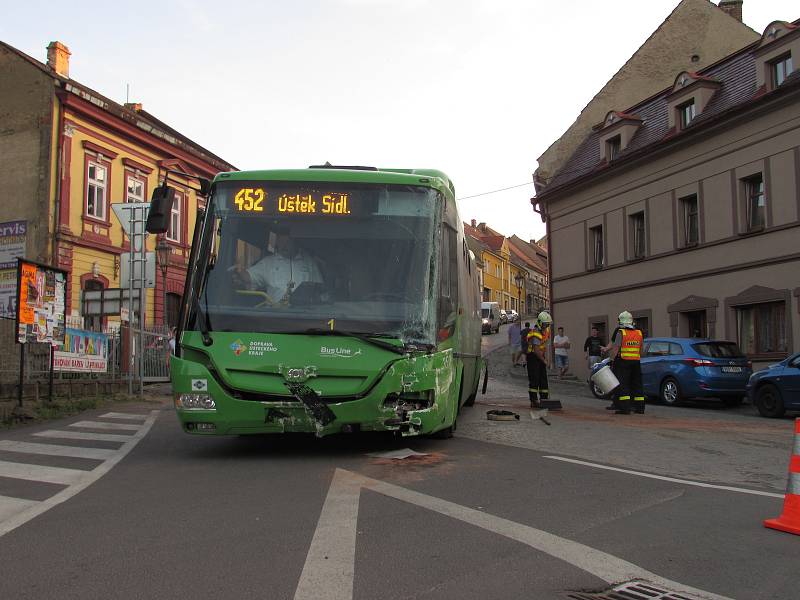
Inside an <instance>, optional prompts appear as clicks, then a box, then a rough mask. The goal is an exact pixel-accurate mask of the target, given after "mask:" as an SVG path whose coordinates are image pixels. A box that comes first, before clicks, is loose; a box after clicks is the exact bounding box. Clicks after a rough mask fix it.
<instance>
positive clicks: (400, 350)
mask: <svg viewBox="0 0 800 600" xmlns="http://www.w3.org/2000/svg"><path fill="white" fill-rule="evenodd" d="M281 333H289V334H304V335H328V336H334V337H354V338H356V339H358V340H361V341H362V342H366V343H367V344H372V345H373V346H377V347H378V348H383V349H384V350H388V351H389V352H394V353H395V354H406V353H407V350H406V348H405V347H404V346H395V345H394V344H390V343H389V342H384V341H383V340H377V339H375V338H374V337H372V334H369V333H358V332H356V331H344V330H342V329H334V330H330V329H322V328H318V327H312V328H310V329H304V330H303V331H286V332H281ZM377 335H382V334H377Z"/></svg>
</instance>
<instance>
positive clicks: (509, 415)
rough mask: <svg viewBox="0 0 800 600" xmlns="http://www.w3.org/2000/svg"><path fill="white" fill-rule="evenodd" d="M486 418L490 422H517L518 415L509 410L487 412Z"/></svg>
mask: <svg viewBox="0 0 800 600" xmlns="http://www.w3.org/2000/svg"><path fill="white" fill-rule="evenodd" d="M486 418H487V419H489V420H490V421H519V415H518V414H517V413H515V412H511V411H510V410H487V411H486Z"/></svg>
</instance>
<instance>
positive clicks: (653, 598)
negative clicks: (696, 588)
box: [567, 581, 697, 600]
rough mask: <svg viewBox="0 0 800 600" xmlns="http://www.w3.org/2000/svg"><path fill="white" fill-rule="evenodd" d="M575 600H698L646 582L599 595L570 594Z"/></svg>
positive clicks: (613, 589) (638, 582) (623, 586)
mask: <svg viewBox="0 0 800 600" xmlns="http://www.w3.org/2000/svg"><path fill="white" fill-rule="evenodd" d="M567 598H572V599H573V600H697V598H696V597H695V596H687V595H686V594H684V593H678V592H673V591H671V590H665V589H664V588H662V587H659V586H656V585H653V584H652V583H647V582H646V581H630V582H628V583H623V584H622V585H618V586H616V587H614V588H612V589H610V590H608V591H605V592H599V593H587V592H570V593H569V594H567Z"/></svg>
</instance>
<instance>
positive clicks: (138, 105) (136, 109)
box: [125, 102, 142, 113]
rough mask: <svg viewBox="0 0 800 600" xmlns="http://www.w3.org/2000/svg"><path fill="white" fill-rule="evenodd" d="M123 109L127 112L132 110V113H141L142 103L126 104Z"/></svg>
mask: <svg viewBox="0 0 800 600" xmlns="http://www.w3.org/2000/svg"><path fill="white" fill-rule="evenodd" d="M125 108H127V109H128V110H132V111H133V112H137V113H138V112H142V103H141V102H126V103H125Z"/></svg>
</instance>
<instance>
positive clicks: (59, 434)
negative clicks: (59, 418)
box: [33, 429, 136, 442]
mask: <svg viewBox="0 0 800 600" xmlns="http://www.w3.org/2000/svg"><path fill="white" fill-rule="evenodd" d="M33 435H35V436H38V437H43V438H62V439H65V440H96V441H98V442H128V441H130V440H132V439H133V438H135V437H136V436H135V435H117V434H116V433H87V432H85V431H60V430H58V429H48V430H47V431H39V432H38V433H34V434H33Z"/></svg>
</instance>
